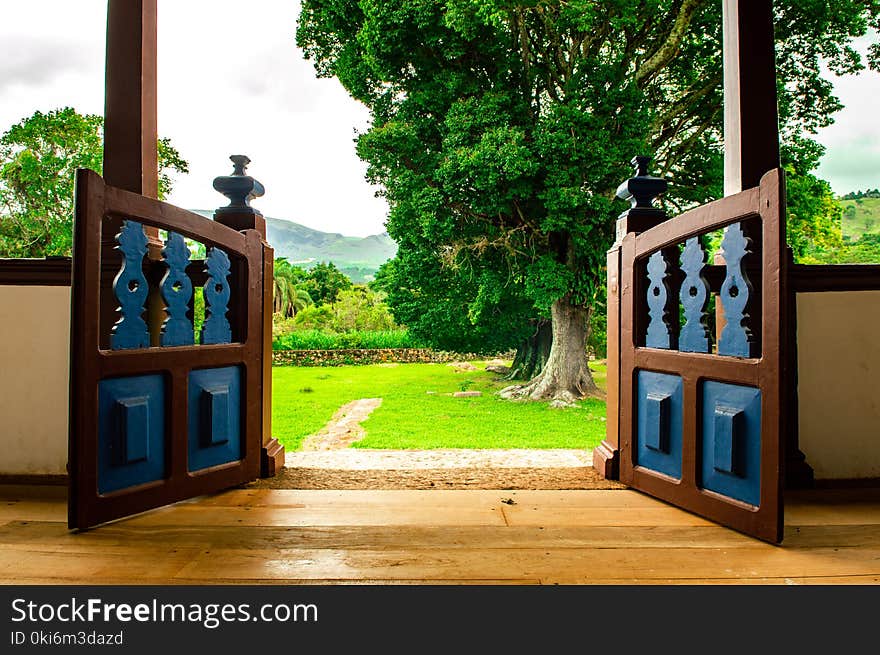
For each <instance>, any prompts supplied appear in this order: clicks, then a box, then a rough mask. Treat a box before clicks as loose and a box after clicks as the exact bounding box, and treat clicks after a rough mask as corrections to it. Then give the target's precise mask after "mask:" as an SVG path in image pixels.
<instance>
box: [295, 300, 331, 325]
mask: <svg viewBox="0 0 880 655" xmlns="http://www.w3.org/2000/svg"><path fill="white" fill-rule="evenodd" d="M293 327H294V328H295V329H299V330H325V331H330V330H331V329H332V327H333V309H332V308H331V307H330V305H309V306H308V307H304V308H303V309H302V311H300V312H299V313H298V314H297V315H296V316H295V317H294V319H293Z"/></svg>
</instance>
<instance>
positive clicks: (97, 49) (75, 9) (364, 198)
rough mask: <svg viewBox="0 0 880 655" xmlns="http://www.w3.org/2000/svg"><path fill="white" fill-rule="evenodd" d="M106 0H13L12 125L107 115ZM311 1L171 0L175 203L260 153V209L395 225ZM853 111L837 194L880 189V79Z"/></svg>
mask: <svg viewBox="0 0 880 655" xmlns="http://www.w3.org/2000/svg"><path fill="white" fill-rule="evenodd" d="M106 4H107V3H106V0H26V1H22V2H12V1H11V0H3V1H2V3H0V7H2V8H0V130H5V129H6V128H7V127H8V126H10V125H12V124H13V123H16V122H18V121H19V120H21V119H22V118H24V117H26V116H30V115H31V114H32V113H33V112H34V111H36V110H38V109H39V110H41V111H49V110H51V109H55V108H58V107H62V106H72V107H74V108H76V109H77V110H78V111H80V112H84V113H86V112H87V113H95V114H101V113H103V103H104V89H103V83H104V37H105V28H106ZM298 7H299V3H298V1H297V0H249V1H248V2H242V1H241V0H159V134H160V135H161V136H167V137H170V138H171V139H172V141H173V143H174V144H175V146H176V147H177V148H178V149H179V150H180V152H181V154H182V155H183V156H184V158H185V159H187V160H188V161H189V163H190V174H189V175H187V176H181V177H178V179H177V182H176V186H175V191H174V194H173V195H172V197H171V198H170V200H171V201H172V202H174V203H175V204H177V205H180V206H182V207H185V208H188V209H213V208H215V207H217V206H219V205H221V204H225V202H224V199H223V198H222V197H221V196H220V195H219V194H217V193H216V192H215V191H214V190H213V189H212V187H211V182H212V180H213V179H214V177H216V176H217V175H222V174H226V173H228V172H230V171H231V164H230V163H229V161H228V159H227V158H228V156H229V155H230V154H246V155H248V156H249V157H250V158H251V160H252V162H253V163H252V164H251V166H250V169H249V172H250V173H251V174H252V175H253V176H254V177H256V178H257V179H258V180H260V181H261V182H262V183H263V184H264V186H265V187H266V195H265V196H264V197H263V198H261V199H259V200H257V201H256V202H255V203H254V205H255V206H257V207H259V208H260V210H261V211H262V212H263V213H264V214H266V215H268V216H275V217H278V218H287V219H290V220H294V221H297V222H299V223H302V224H304V225H307V226H309V227H313V228H316V229H319V230H324V231H327V232H341V233H343V234H349V235H356V236H366V235H369V234H376V233H379V232H382V231H384V226H383V222H384V218H385V213H386V211H387V207H386V205H385V203H384V201H383V200H381V199H377V198H376V197H375V195H374V194H375V188H373V187H371V186H370V185H368V184H367V183H366V182H365V181H364V172H365V170H366V167H365V165H364V164H363V163H362V162H361V161H360V160H359V159H358V158H357V156H356V155H355V154H354V144H353V138H354V135H355V130H356V129H364V128H365V127H366V125H367V121H368V112H367V110H366V108H364V107H363V106H362V105H360V104H359V103H357V102H355V101H354V100H352V99H351V98H349V96H348V95H347V94H346V93H345V91H344V90H343V89H342V87H341V85H340V84H339V83H338V82H337V81H336V80H325V79H322V80H319V79H316V78H315V76H314V72H313V69H312V66H311V64H310V63H308V62H306V61H305V60H303V58H302V53H301V51H299V50H298V49H297V48H296V45H295V42H294V32H295V25H296V15H297V12H298ZM837 90H838V93H839V95H840V97H841V99H842V100H843V102H844V104H846V105H847V109H845V110H844V111H843V112H841V113H840V114H839V115H838V116H837V123H836V125H834V126H833V127H830V128H828V129H826V130H825V131H824V132H823V133H822V135H820V140H821V141H822V142H823V143H825V144H826V145H828V146H829V153H828V155H827V156H826V158H825V160H824V161H823V164H822V167H821V169H820V174H821V175H823V176H824V177H826V178H827V179H828V180H829V181H830V182H831V184H832V186H833V187H834V190H835V191H836V192H837V193H846V192H847V191H851V190H854V189H857V188H866V187H868V186H871V187H878V186H880V179H878V177H880V121H878V120H877V111H878V109H880V102H878V100H877V98H878V97H880V75H878V74H876V73H865V74H863V75H861V76H859V77H858V78H849V79H844V80H840V81H839V82H838V84H837Z"/></svg>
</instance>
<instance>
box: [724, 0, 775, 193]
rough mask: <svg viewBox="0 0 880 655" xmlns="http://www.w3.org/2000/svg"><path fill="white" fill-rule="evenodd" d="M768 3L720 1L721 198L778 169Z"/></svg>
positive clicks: (765, 0)
mask: <svg viewBox="0 0 880 655" xmlns="http://www.w3.org/2000/svg"><path fill="white" fill-rule="evenodd" d="M776 104H777V101H776V55H775V48H774V40H773V2H772V0H748V1H746V2H740V0H724V195H726V196H729V195H733V194H734V193H739V192H740V191H742V190H743V189H751V188H752V187H756V186H758V185H759V184H760V183H761V177H762V176H763V175H764V173H766V172H767V171H770V170H773V169H775V168H778V167H779V115H778V110H777V106H776Z"/></svg>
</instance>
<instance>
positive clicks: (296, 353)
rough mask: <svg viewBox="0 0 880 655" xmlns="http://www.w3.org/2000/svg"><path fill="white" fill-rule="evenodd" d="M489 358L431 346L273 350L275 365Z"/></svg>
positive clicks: (409, 362)
mask: <svg viewBox="0 0 880 655" xmlns="http://www.w3.org/2000/svg"><path fill="white" fill-rule="evenodd" d="M475 359H491V357H488V356H486V355H477V354H474V353H450V352H443V351H439V350H431V349H430V348H375V349H365V348H350V349H345V350H276V351H274V352H273V353H272V362H273V364H275V366H342V365H344V364H381V363H398V364H414V363H419V362H422V363H432V362H433V363H443V362H460V361H469V360H475Z"/></svg>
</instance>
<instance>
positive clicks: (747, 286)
mask: <svg viewBox="0 0 880 655" xmlns="http://www.w3.org/2000/svg"><path fill="white" fill-rule="evenodd" d="M750 244H751V239H749V238H748V237H747V236H746V235H745V233H744V232H743V229H742V225H740V224H739V223H735V224H734V225H730V226H728V227H727V228H726V229H725V230H724V239H722V241H721V250H722V253H723V254H724V261H725V262H727V275H726V276H725V278H724V284H723V285H721V304H722V306H723V307H724V318H725V321H726V323H725V325H724V329H723V330H722V331H721V336H720V337H719V339H718V354H719V355H730V356H733V357H752V356H753V350H754V348H753V347H754V343H753V341H752V332H751V330H750V329H749V326H748V321H749V315H748V313H747V312H746V307H747V306H748V304H749V296H750V295H751V291H752V284H751V282H749V279H748V277H747V276H746V273H745V271H744V270H743V265H742V261H743V258H744V257H745V256H746V255H748V254H749V245H750Z"/></svg>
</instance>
